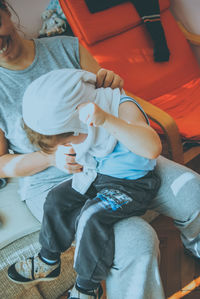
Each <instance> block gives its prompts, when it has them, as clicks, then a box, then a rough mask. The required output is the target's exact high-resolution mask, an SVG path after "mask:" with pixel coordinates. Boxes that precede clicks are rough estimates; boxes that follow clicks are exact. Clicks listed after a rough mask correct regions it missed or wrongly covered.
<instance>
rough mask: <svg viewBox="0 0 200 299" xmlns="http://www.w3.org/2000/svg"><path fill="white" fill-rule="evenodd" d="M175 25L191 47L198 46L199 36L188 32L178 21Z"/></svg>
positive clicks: (199, 43)
mask: <svg viewBox="0 0 200 299" xmlns="http://www.w3.org/2000/svg"><path fill="white" fill-rule="evenodd" d="M177 23H178V26H179V28H180V29H181V31H182V32H183V34H184V35H185V38H186V39H187V40H189V41H190V42H191V43H192V44H193V45H196V46H200V35H198V34H195V33H191V32H189V31H188V30H187V29H186V28H185V27H184V26H183V24H182V23H181V22H180V21H178V22H177Z"/></svg>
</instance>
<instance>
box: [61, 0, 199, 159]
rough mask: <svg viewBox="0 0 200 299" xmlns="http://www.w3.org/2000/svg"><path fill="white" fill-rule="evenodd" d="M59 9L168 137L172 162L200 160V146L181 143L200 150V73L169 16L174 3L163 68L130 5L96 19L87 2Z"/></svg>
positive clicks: (165, 12)
mask: <svg viewBox="0 0 200 299" xmlns="http://www.w3.org/2000/svg"><path fill="white" fill-rule="evenodd" d="M60 4H61V7H62V9H63V12H64V13H65V15H66V18H67V20H68V22H69V24H70V26H71V29H72V31H73V33H74V35H76V36H78V38H79V40H80V42H81V43H82V44H83V45H84V46H85V47H86V48H87V49H88V50H89V51H90V53H91V54H92V55H93V56H94V57H95V58H96V60H97V61H98V62H99V64H100V65H101V66H102V67H105V68H107V69H112V70H114V71H115V72H116V73H118V74H120V75H121V77H122V78H123V79H124V80H125V85H124V88H125V89H126V91H128V92H127V93H128V94H130V95H132V96H133V97H134V98H136V99H137V100H138V102H139V103H140V104H141V105H142V106H143V108H144V110H145V111H146V113H147V114H148V116H149V118H150V119H151V120H152V121H153V122H152V125H153V126H154V127H155V128H156V130H157V131H158V132H159V133H160V134H161V135H163V136H165V137H166V140H167V149H168V153H169V155H170V156H169V157H170V158H171V159H173V160H174V161H176V162H179V163H183V164H186V163H187V162H189V161H190V160H191V159H193V158H194V157H196V156H197V155H199V154H200V146H192V147H190V148H189V149H188V150H187V151H183V144H182V142H183V141H184V142H185V141H187V142H189V143H190V144H191V142H192V143H195V145H198V144H200V143H199V142H200V121H199V115H200V68H199V66H198V64H197V61H196V59H195V57H194V55H193V53H192V51H191V49H190V46H189V44H188V42H187V40H186V38H185V37H184V34H183V33H182V31H181V30H180V28H179V26H178V25H177V23H176V21H175V19H174V17H173V16H172V14H171V12H170V10H169V6H170V3H169V0H162V1H160V9H161V20H162V24H163V27H164V29H165V35H166V39H167V43H168V46H169V49H170V53H171V55H170V59H169V61H168V62H164V63H156V62H154V59H153V46H152V41H151V39H150V37H149V35H148V33H147V31H146V30H145V28H144V24H143V23H142V22H141V19H140V17H139V15H138V13H137V12H136V9H135V8H134V6H133V5H132V4H131V3H130V2H126V3H123V4H120V5H117V6H115V7H112V8H109V9H107V10H104V11H101V12H98V13H94V14H91V13H90V12H89V10H88V8H87V5H86V3H85V1H84V0H78V1H74V0H60ZM133 94H134V95H133ZM135 95H137V96H135Z"/></svg>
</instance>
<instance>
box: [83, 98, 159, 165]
mask: <svg viewBox="0 0 200 299" xmlns="http://www.w3.org/2000/svg"><path fill="white" fill-rule="evenodd" d="M79 115H80V119H81V120H82V121H83V122H86V123H87V124H89V125H94V126H102V127H103V128H105V129H106V130H107V131H108V132H109V133H110V134H112V135H113V136H114V137H115V138H116V139H117V140H119V141H120V142H121V143H123V144H124V145H125V146H126V147H127V148H128V149H129V150H130V151H132V152H133V153H135V154H137V155H140V156H143V157H146V158H148V159H155V158H157V157H158V156H159V154H160V153H161V150H162V146H161V142H160V138H159V136H158V134H157V133H156V131H155V130H154V129H153V128H151V127H150V126H149V125H148V124H147V123H146V119H145V117H144V115H143V113H142V112H141V111H140V109H139V108H138V107H137V105H136V104H134V103H133V102H124V103H122V104H121V105H120V107H119V118H117V117H115V116H113V115H111V114H109V113H106V112H105V111H103V110H102V109H101V108H100V107H98V106H97V105H96V104H94V103H89V104H86V105H82V106H81V105H80V106H79Z"/></svg>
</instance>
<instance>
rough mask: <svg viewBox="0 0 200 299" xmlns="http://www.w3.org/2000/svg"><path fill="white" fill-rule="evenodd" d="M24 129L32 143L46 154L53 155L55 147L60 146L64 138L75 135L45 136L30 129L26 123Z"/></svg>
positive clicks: (69, 133)
mask: <svg viewBox="0 0 200 299" xmlns="http://www.w3.org/2000/svg"><path fill="white" fill-rule="evenodd" d="M23 128H24V130H25V132H26V134H27V137H28V139H29V140H30V142H31V143H32V144H34V145H36V146H37V147H38V148H39V149H41V150H42V151H43V152H44V153H46V154H51V153H52V152H53V151H54V150H55V146H56V145H58V144H59V142H60V141H61V140H62V139H63V138H66V137H69V136H72V135H73V132H68V133H62V134H58V135H43V134H40V133H37V132H35V131H33V130H32V129H30V128H29V127H28V126H27V125H26V124H25V123H24V122H23Z"/></svg>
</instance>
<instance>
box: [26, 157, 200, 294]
mask: <svg viewBox="0 0 200 299" xmlns="http://www.w3.org/2000/svg"><path fill="white" fill-rule="evenodd" d="M156 172H157V174H158V175H159V176H160V178H161V186H160V188H159V190H158V193H157V196H156V198H155V199H153V201H152V209H154V210H156V211H157V212H159V213H162V214H164V215H167V216H169V217H171V218H173V219H174V223H175V225H176V226H177V228H178V229H180V231H181V238H182V240H183V241H184V244H185V246H186V247H187V248H188V249H190V250H191V251H192V252H193V253H194V254H195V255H196V256H199V255H200V175H198V174H197V173H195V172H193V171H192V170H190V169H188V168H186V167H184V166H181V165H179V164H177V163H175V162H173V161H170V160H168V159H166V158H164V157H162V156H161V157H159V158H158V162H157V166H156ZM45 198H46V194H41V197H38V198H35V199H34V200H29V201H26V204H27V206H28V207H29V209H30V211H31V212H32V213H33V215H35V217H36V218H38V219H39V220H40V221H41V219H42V211H43V204H44V201H45ZM114 236H115V256H114V261H113V265H112V267H111V269H110V272H109V273H108V276H107V279H106V289H107V296H108V299H121V298H123V299H133V298H134V299H158V298H159V299H164V298H165V296H164V292H163V286H162V282H161V279H160V274H159V241H158V238H157V235H156V232H155V231H154V229H153V228H152V227H151V225H150V224H149V223H147V222H146V221H145V220H143V219H142V218H140V217H137V216H134V217H130V218H127V219H124V220H121V221H119V222H117V223H116V224H115V225H114ZM161 258H162V257H161Z"/></svg>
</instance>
